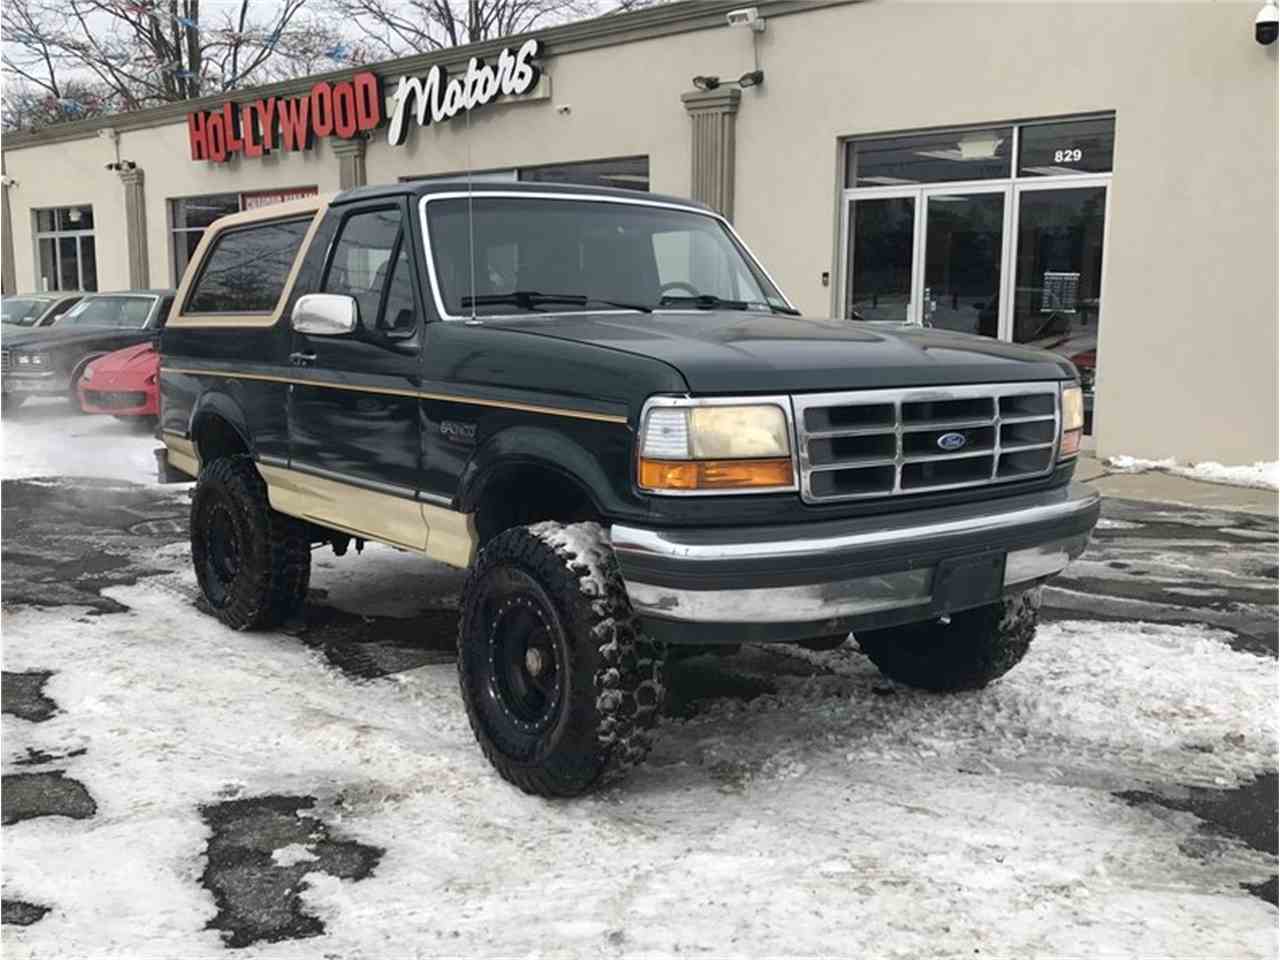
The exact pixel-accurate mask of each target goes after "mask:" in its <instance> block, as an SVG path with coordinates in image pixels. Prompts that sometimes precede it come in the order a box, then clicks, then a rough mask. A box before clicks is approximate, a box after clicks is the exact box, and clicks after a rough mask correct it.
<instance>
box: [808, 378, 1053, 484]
mask: <svg viewBox="0 0 1280 960" xmlns="http://www.w3.org/2000/svg"><path fill="white" fill-rule="evenodd" d="M791 400H792V406H793V408H794V411H795V421H796V433H797V440H798V445H797V446H798V449H799V452H800V490H801V494H802V495H803V497H804V499H805V500H807V501H809V502H810V503H820V502H825V501H829V500H854V499H861V498H864V497H887V496H902V495H906V494H913V493H929V492H932V491H936V490H952V489H955V488H957V487H976V486H981V485H983V484H992V483H1006V482H1008V481H1011V480H1027V479H1030V478H1033V477H1040V476H1044V475H1045V474H1047V473H1048V472H1049V471H1050V470H1052V469H1053V463H1054V454H1055V452H1056V451H1057V443H1058V416H1059V413H1058V384H1057V383H1056V382H1048V383H998V384H988V385H982V386H964V387H923V388H911V389H901V390H858V391H848V392H844V393H823V394H797V395H796V396H793V397H792V398H791ZM944 437H946V439H945V440H943V439H942V438H944ZM961 438H963V442H961Z"/></svg>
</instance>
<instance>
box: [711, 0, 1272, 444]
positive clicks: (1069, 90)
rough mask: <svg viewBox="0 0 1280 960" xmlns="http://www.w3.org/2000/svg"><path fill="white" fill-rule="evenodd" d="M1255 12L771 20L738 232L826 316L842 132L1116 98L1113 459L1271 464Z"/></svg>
mask: <svg viewBox="0 0 1280 960" xmlns="http://www.w3.org/2000/svg"><path fill="white" fill-rule="evenodd" d="M1257 7H1258V5H1257V4H1256V3H1213V4H1209V3H1183V4H1159V3H1144V2H1140V3H1132V4H1122V3H1059V4H1045V3H1024V4H1007V5H997V4H965V3H942V4H924V3H877V2H871V3H864V4H857V5H853V6H848V7H839V8H833V9H829V10H823V11H818V12H814V13H811V14H807V15H805V16H803V17H792V18H778V19H775V20H774V22H772V23H770V24H769V28H768V31H767V32H766V34H765V35H764V38H762V39H763V43H762V46H761V58H762V65H763V66H764V67H765V70H766V74H767V83H766V85H765V86H764V87H763V88H761V89H760V90H759V91H750V90H749V91H746V92H745V95H744V96H743V106H742V109H741V111H740V112H739V115H738V144H739V152H738V164H737V178H738V182H737V218H736V219H737V225H738V227H739V229H740V230H741V231H742V232H743V234H744V235H745V236H746V237H748V238H749V242H751V243H752V245H753V246H754V248H755V250H756V252H757V254H759V255H760V256H761V258H762V259H764V260H765V261H766V262H767V263H768V264H769V266H770V269H771V270H772V271H773V272H774V276H775V277H777V278H778V280H779V282H780V283H782V284H783V285H784V286H785V288H786V290H787V292H788V294H789V295H790V296H791V297H793V298H794V299H795V300H796V301H797V302H798V303H799V304H800V305H801V306H802V307H803V308H804V309H805V310H806V311H811V312H819V311H820V312H823V313H826V312H830V310H831V303H830V290H828V289H824V288H823V287H822V286H821V282H820V274H821V272H822V271H824V270H832V269H834V263H833V237H834V234H835V217H836V215H837V206H836V203H835V189H836V175H837V168H836V157H837V150H836V147H835V144H836V140H837V138H839V137H841V136H849V135H857V134H866V133H876V132H883V131H895V130H904V129H912V128H918V127H937V126H948V125H953V124H955V125H958V124H965V123H986V122H991V121H998V120H1019V119H1033V118H1037V117H1046V116H1053V115H1057V114H1076V113H1085V112H1089V111H1094V110H1115V111H1116V153H1115V168H1114V178H1113V182H1112V188H1113V193H1112V197H1111V217H1110V225H1109V232H1108V235H1107V238H1106V250H1105V252H1104V271H1105V272H1104V283H1103V293H1102V320H1101V332H1100V342H1099V350H1098V364H1099V366H1098V387H1097V389H1098V396H1097V421H1096V422H1097V425H1098V434H1097V440H1098V450H1099V453H1101V454H1102V455H1111V454H1117V453H1125V454H1130V455H1134V456H1140V457H1168V456H1172V457H1176V458H1178V459H1180V460H1201V459H1216V460H1220V461H1223V462H1228V463H1240V462H1249V461H1253V460H1259V459H1266V460H1274V459H1276V458H1277V430H1278V429H1280V426H1278V421H1277V409H1278V407H1280V399H1278V397H1277V346H1278V345H1277V327H1278V323H1277V271H1276V264H1277V257H1278V256H1280V253H1278V251H1277V176H1278V170H1277V111H1278V109H1280V105H1278V103H1277V76H1276V62H1277V48H1278V47H1280V44H1277V45H1275V46H1272V47H1270V48H1263V47H1260V46H1259V45H1258V44H1256V43H1255V42H1254V40H1253V17H1254V14H1255V13H1256V12H1257ZM712 72H714V71H712ZM770 145H773V148H772V149H770V148H769V147H770Z"/></svg>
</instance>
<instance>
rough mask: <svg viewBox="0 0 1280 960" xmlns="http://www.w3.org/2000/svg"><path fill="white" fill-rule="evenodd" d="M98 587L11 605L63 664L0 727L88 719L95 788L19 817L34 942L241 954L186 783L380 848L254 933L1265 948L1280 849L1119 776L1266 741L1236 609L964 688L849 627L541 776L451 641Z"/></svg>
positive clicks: (805, 949) (943, 947)
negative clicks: (283, 622) (53, 600)
mask: <svg viewBox="0 0 1280 960" xmlns="http://www.w3.org/2000/svg"><path fill="white" fill-rule="evenodd" d="M342 573H343V575H345V576H348V577H351V578H352V579H356V580H360V579H361V578H362V576H363V574H362V573H361V568H360V567H359V566H358V565H355V564H353V565H351V566H349V567H347V568H345V569H344V571H343V572H342ZM326 576H327V577H328V579H326V578H325V577H322V578H321V579H320V581H319V583H318V584H317V586H319V587H320V588H326V587H327V586H328V585H329V584H331V583H332V582H333V580H334V579H336V578H337V577H338V576H339V574H337V573H333V574H328V575H326ZM107 592H108V594H109V595H110V596H112V597H113V598H115V599H117V600H119V601H120V602H121V603H123V604H126V605H127V606H128V607H129V608H130V609H129V611H128V612H126V613H119V614H112V615H108V616H101V617H94V618H92V621H91V624H90V625H89V626H86V624H85V623H84V622H83V621H84V617H83V611H82V610H79V609H77V608H72V607H60V608H57V609H54V610H44V611H38V610H32V609H26V608H11V609H8V610H6V611H4V613H3V628H4V641H5V643H4V657H5V668H6V669H10V670H22V669H51V670H55V671H57V672H56V673H55V674H54V676H53V677H52V678H51V679H50V680H49V682H48V684H47V685H46V693H47V694H48V695H49V696H50V697H52V698H53V699H54V700H56V701H57V703H58V704H59V707H60V712H59V713H58V714H57V715H55V716H54V717H53V718H51V719H50V720H49V721H47V722H45V723H41V724H28V723H25V722H23V721H18V720H15V719H14V718H12V717H9V716H5V717H3V735H4V742H5V749H6V753H7V755H12V754H16V753H21V751H22V750H23V749H24V748H26V747H28V746H31V747H36V748H41V749H46V750H49V751H50V752H53V750H54V749H56V748H57V747H58V746H59V745H61V744H65V743H75V744H76V745H84V746H86V747H87V752H86V753H85V754H84V755H82V756H79V757H75V758H72V759H70V760H69V761H67V764H66V766H67V769H68V776H71V777H74V778H76V779H78V780H80V781H81V782H83V783H84V785H85V786H86V788H87V789H88V790H89V791H90V793H91V794H92V795H93V797H94V798H95V799H96V801H97V803H98V815H97V816H96V817H94V818H92V819H89V820H84V821H68V820H65V819H61V818H41V819H37V820H31V821H26V822H23V823H19V824H15V825H13V826H11V827H8V828H6V830H5V873H6V876H5V888H6V893H7V894H8V895H11V896H12V895H16V894H21V895H22V896H23V897H25V898H27V899H31V900H33V901H36V902H40V903H48V904H52V905H54V910H53V911H52V912H51V913H50V914H49V915H48V916H46V917H45V918H44V919H43V920H41V921H40V922H39V923H37V924H34V925H32V926H30V927H21V928H18V927H12V926H6V927H5V928H4V929H3V933H2V934H0V935H2V936H3V943H4V947H5V950H6V952H7V953H9V954H11V955H14V956H18V955H27V956H37V955H38V956H53V955H60V956H94V957H95V958H98V957H129V958H141V957H173V956H182V957H214V956H217V957H225V955H226V950H225V948H224V946H223V945H222V943H221V941H220V939H219V937H218V935H217V934H216V932H215V931H210V930H206V929H205V924H206V923H207V922H208V920H209V919H210V918H211V917H212V916H213V915H214V912H215V907H214V903H213V899H212V896H211V895H210V894H209V893H208V892H207V891H205V890H203V889H202V888H201V887H200V885H199V878H200V875H201V872H202V870H203V869H204V859H203V856H204V849H205V844H206V842H207V839H208V829H207V827H206V826H205V824H204V823H203V821H202V819H201V817H200V813H199V807H200V805H201V804H206V803H211V802H217V800H219V799H222V798H223V797H224V796H226V795H228V794H229V793H230V794H233V795H235V796H240V797H246V796H257V795H262V794H269V793H286V794H304V795H309V796H314V797H316V798H317V803H316V806H315V808H314V813H315V815H316V816H318V817H320V818H322V819H324V820H326V821H328V822H329V823H337V822H338V821H339V820H340V822H341V828H342V832H343V834H344V835H345V836H348V837H350V838H352V839H354V840H357V841H359V842H361V843H367V844H374V845H377V846H380V847H383V848H385V850H386V853H385V855H384V856H383V858H382V859H381V861H380V862H379V864H378V866H377V868H376V870H375V871H374V873H373V874H372V875H371V876H369V877H367V878H365V879H364V880H361V881H359V882H350V881H342V880H338V879H335V878H333V877H329V876H326V875H323V874H318V873H312V874H309V875H308V878H307V883H306V885H305V888H304V889H303V890H302V892H301V896H302V897H303V899H304V902H305V903H306V905H307V909H308V910H309V911H311V912H313V913H315V914H316V915H317V916H319V917H320V918H321V919H322V920H323V922H324V923H325V926H326V930H325V933H324V934H323V935H322V936H320V937H318V938H312V939H307V940H301V941H294V942H289V941H285V942H280V943H274V944H270V945H259V946H257V947H255V948H251V949H250V950H249V951H248V952H247V953H246V956H270V957H280V958H304V957H305V958H310V957H316V956H321V955H325V954H328V955H336V956H344V957H364V958H372V957H383V956H404V955H433V956H434V955H445V954H449V955H458V954H467V955H475V956H494V955H523V954H533V953H546V952H547V950H548V949H549V948H548V944H554V950H555V952H557V953H563V954H565V955H595V954H600V953H604V952H609V951H610V949H611V945H616V944H617V943H618V942H625V945H626V951H627V952H628V953H632V954H636V955H662V956H670V955H673V954H675V953H696V952H709V953H713V954H716V955H726V954H740V955H742V954H765V953H768V954H785V955H791V956H794V955H816V954H823V955H836V954H838V955H845V956H849V955H862V954H880V955H885V954H893V955H903V956H907V955H951V954H956V955H958V954H961V953H964V954H966V955H971V954H972V951H973V948H974V944H975V943H980V944H981V945H982V952H983V953H984V954H987V953H990V954H996V955H1015V956H1017V955H1030V954H1060V955H1100V954H1103V953H1106V954H1115V955H1135V954H1144V955H1146V954H1152V955H1155V954H1162V955H1183V956H1186V955H1203V956H1210V955H1212V956H1233V957H1273V956H1274V955H1275V952H1276V947H1277V940H1276V930H1275V924H1274V910H1273V909H1272V908H1271V907H1270V906H1269V905H1268V904H1265V903H1263V902H1262V901H1260V900H1258V899H1256V898H1253V897H1249V896H1247V895H1245V894H1244V893H1243V892H1242V891H1241V889H1240V887H1239V884H1240V883H1246V882H1247V883H1257V882H1259V881H1262V880H1265V879H1267V878H1268V877H1269V876H1270V875H1271V874H1272V873H1274V872H1275V869H1276V859H1275V857H1274V856H1271V855H1268V854H1264V853H1259V852H1256V851H1253V850H1249V849H1247V848H1245V847H1243V846H1241V845H1239V844H1236V843H1234V842H1231V841H1223V842H1222V843H1221V845H1220V848H1217V849H1215V852H1214V855H1213V856H1212V857H1205V858H1197V857H1192V856H1188V855H1187V854H1186V841H1187V840H1188V838H1191V837H1195V836H1197V830H1198V826H1199V824H1200V821H1199V820H1197V818H1195V817H1194V816H1192V815H1191V814H1186V813H1179V812H1174V811H1169V810H1163V809H1160V808H1155V807H1147V806H1130V805H1128V804H1125V803H1123V802H1121V801H1120V800H1118V799H1116V798H1115V797H1113V796H1112V795H1111V792H1110V791H1112V790H1116V789H1144V788H1150V787H1152V786H1153V785H1154V786H1159V785H1167V784H1172V783H1205V784H1213V783H1215V782H1217V781H1221V783H1222V784H1223V785H1229V784H1236V783H1240V782H1242V781H1245V780H1248V779H1249V778H1251V777H1252V776H1253V775H1255V774H1256V773H1258V772H1261V771H1265V770H1271V769H1274V765H1275V756H1276V729H1275V724H1276V718H1275V714H1274V709H1273V704H1274V702H1275V697H1276V674H1275V669H1274V663H1273V662H1272V661H1270V660H1266V659H1262V658H1258V657H1254V656H1251V655H1248V654H1242V653H1237V652H1235V651H1232V650H1231V649H1230V648H1229V647H1228V646H1227V645H1226V644H1225V643H1224V642H1223V641H1224V637H1225V634H1223V633H1221V632H1219V631H1215V630H1210V629H1205V628H1198V627H1163V626H1155V625H1149V624H1133V623H1115V624H1113V623H1107V624H1102V623H1093V622H1072V623H1054V624H1049V625H1047V626H1045V627H1043V628H1042V629H1041V631H1040V635H1039V637H1038V639H1037V641H1036V643H1035V644H1034V645H1033V647H1032V651H1031V653H1030V654H1029V655H1028V657H1027V659H1026V660H1025V661H1024V663H1023V664H1022V665H1021V666H1020V667H1019V668H1018V669H1017V670H1015V671H1014V672H1012V673H1011V674H1010V675H1009V676H1008V677H1006V678H1005V679H1004V680H1002V681H1000V682H999V683H997V684H995V685H993V686H992V687H990V688H989V689H987V690H985V691H980V692H975V693H969V694H961V695H957V696H949V697H944V696H937V695H932V694H923V693H915V692H912V691H907V690H903V689H899V688H892V693H891V695H888V696H881V695H877V693H876V691H881V692H884V691H885V687H886V685H885V682H884V681H883V679H881V678H880V677H879V675H878V674H877V673H876V671H875V669H874V668H873V667H872V666H871V665H870V664H869V663H868V662H867V661H866V660H865V658H863V657H862V656H861V655H860V654H858V653H857V651H856V650H855V649H854V648H853V647H852V645H847V646H846V647H845V648H843V649H840V650H836V651H832V652H830V653H821V654H819V653H811V652H804V654H803V659H808V660H810V661H811V662H819V663H822V664H824V665H826V666H828V667H829V670H830V671H831V672H830V673H825V674H823V675H820V676H816V677H789V676H783V677H780V678H779V692H778V694H776V695H766V696H761V697H758V698H756V699H755V700H754V701H752V702H751V703H749V704H743V703H740V702H737V701H733V700H723V701H716V702H715V705H714V706H713V707H712V708H710V709H707V710H705V711H704V712H701V713H699V714H698V715H696V716H695V717H694V718H692V719H690V720H687V721H684V722H679V721H675V722H668V723H666V724H664V726H663V727H662V728H661V730H660V735H659V739H658V746H657V748H656V750H655V752H654V755H653V757H652V760H651V762H650V763H649V764H648V765H646V766H644V767H642V768H640V769H639V770H637V771H636V772H635V773H634V774H633V775H632V777H631V778H630V779H629V780H628V781H626V782H625V783H624V784H623V785H622V786H620V787H618V788H614V789H610V790H608V791H605V792H603V793H600V794H597V795H594V796H591V797H587V798H583V799H581V800H578V801H575V802H569V803H559V802H555V803H552V802H547V801H543V800H540V799H537V798H533V797H528V796H525V795H523V794H521V793H519V792H518V791H516V790H515V789H514V788H512V787H510V786H509V785H507V784H506V783H505V782H503V781H502V780H501V779H500V778H499V777H498V776H497V775H496V774H495V773H494V772H493V771H492V770H491V769H490V767H489V765H488V764H487V762H486V761H485V760H484V758H483V757H482V756H481V754H480V751H479V750H478V749H477V747H476V745H475V743H474V740H473V738H472V735H471V732H470V730H469V728H468V725H467V721H466V718H465V714H464V711H463V709H462V706H461V704H460V703H459V700H458V691H457V678H456V673H455V670H454V668H453V666H452V665H438V666H436V665H432V666H425V667H422V668H419V669H417V670H414V671H411V672H408V673H406V674H402V675H400V676H399V677H397V678H395V679H394V680H388V681H365V682H352V681H351V680H348V679H347V678H345V677H344V676H342V675H341V674H339V673H338V672H336V671H334V670H333V669H331V668H330V667H329V666H327V664H326V663H325V661H324V660H323V659H322V658H321V657H320V656H319V655H318V654H317V653H316V652H315V651H312V650H310V649H308V648H306V647H305V646H304V645H303V644H302V643H300V642H299V641H297V640H295V639H292V638H289V637H285V636H282V635H280V634H276V633H236V632H233V631H230V630H227V629H226V628H224V627H222V626H221V625H220V624H219V623H217V622H216V621H215V620H213V619H212V618H210V617H207V616H204V615H202V614H200V613H198V612H196V611H195V610H194V609H192V607H191V606H190V605H189V604H186V603H179V602H176V601H175V596H174V594H173V593H172V592H171V591H170V590H168V589H161V588H159V587H158V586H157V585H156V584H155V583H154V582H153V581H151V580H144V581H142V582H140V583H139V584H138V585H137V586H134V587H124V588H118V589H112V590H109V591H107ZM760 655H761V656H774V655H777V656H789V655H790V654H789V653H774V652H771V651H762V652H761V653H760ZM1188 743H1194V744H1197V745H1200V746H1201V748H1203V747H1204V746H1206V745H1207V746H1208V747H1211V750H1209V751H1207V752H1206V751H1204V750H1203V749H1196V750H1188V749H1186V744H1188ZM288 849H289V848H284V849H282V850H279V851H276V853H277V855H279V856H284V857H290V856H296V855H297V853H296V852H294V853H287V852H285V851H286V850H288ZM304 849H305V847H304ZM549 905H551V906H549ZM619 938H624V940H623V941H620V939H619Z"/></svg>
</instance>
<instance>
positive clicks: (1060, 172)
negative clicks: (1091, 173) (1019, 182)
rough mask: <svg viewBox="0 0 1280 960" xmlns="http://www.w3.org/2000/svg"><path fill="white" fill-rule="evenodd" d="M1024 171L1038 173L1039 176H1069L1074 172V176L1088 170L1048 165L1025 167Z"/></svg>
mask: <svg viewBox="0 0 1280 960" xmlns="http://www.w3.org/2000/svg"><path fill="white" fill-rule="evenodd" d="M1026 172H1027V173H1038V174H1040V176H1042V177H1064V176H1071V175H1073V174H1074V175H1075V176H1079V175H1080V174H1082V173H1087V172H1088V171H1085V170H1073V169H1071V168H1070V167H1053V166H1049V167H1027V170H1026Z"/></svg>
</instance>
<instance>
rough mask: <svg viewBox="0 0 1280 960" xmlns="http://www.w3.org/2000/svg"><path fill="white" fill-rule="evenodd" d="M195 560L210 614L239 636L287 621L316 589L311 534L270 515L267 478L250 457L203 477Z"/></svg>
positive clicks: (211, 467) (195, 498) (196, 505)
mask: <svg viewBox="0 0 1280 960" xmlns="http://www.w3.org/2000/svg"><path fill="white" fill-rule="evenodd" d="M191 560H192V563H193V564H194V565H195V569H196V579H197V580H198V581H199V583H200V590H201V591H202V592H203V593H204V598H205V601H206V602H207V603H208V605H209V609H210V610H211V611H212V612H213V615H214V616H216V617H217V618H218V619H219V620H221V621H222V622H223V623H225V624H226V625H227V626H229V627H231V628H232V629H233V630H251V629H255V628H259V627H270V626H275V625H277V624H279V623H281V622H283V621H284V620H286V619H288V618H289V617H290V616H292V615H293V614H294V613H296V612H297V610H298V609H299V608H300V607H301V606H302V601H303V600H304V599H305V597H306V595H307V586H308V584H309V583H310V581H311V545H310V543H309V542H308V540H307V536H306V530H305V528H304V527H303V525H302V524H301V523H299V522H298V521H297V520H294V519H293V518H292V517H288V516H285V515H284V514H283V513H278V512H277V511H275V510H272V509H271V506H270V504H269V503H268V501H267V485H266V483H264V482H263V479H262V475H261V474H260V473H258V468H257V467H256V466H255V465H254V462H253V460H252V459H251V458H250V457H248V456H244V455H240V456H234V457H223V458H219V459H217V460H214V461H213V462H211V463H208V464H206V465H205V466H204V468H203V469H202V470H201V471H200V478H199V480H198V481H197V483H196V489H195V493H194V494H193V495H192V498H191Z"/></svg>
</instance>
